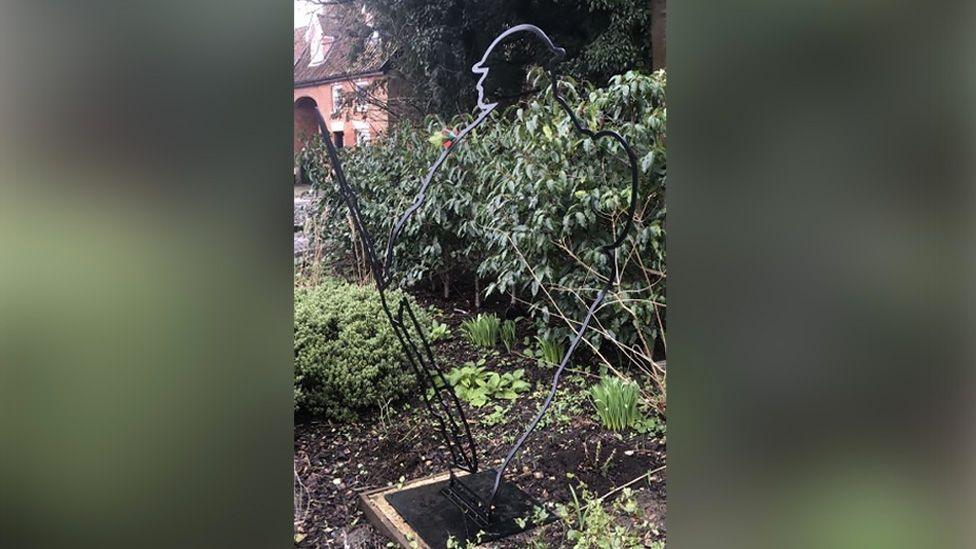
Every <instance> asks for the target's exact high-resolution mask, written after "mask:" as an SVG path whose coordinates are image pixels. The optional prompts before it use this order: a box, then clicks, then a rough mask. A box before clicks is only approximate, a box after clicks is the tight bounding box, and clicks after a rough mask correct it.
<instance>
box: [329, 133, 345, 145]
mask: <svg viewBox="0 0 976 549" xmlns="http://www.w3.org/2000/svg"><path fill="white" fill-rule="evenodd" d="M344 136H345V133H344V132H332V141H333V143H335V146H336V148H337V149H341V148H342V146H343V140H344V139H343V138H344Z"/></svg>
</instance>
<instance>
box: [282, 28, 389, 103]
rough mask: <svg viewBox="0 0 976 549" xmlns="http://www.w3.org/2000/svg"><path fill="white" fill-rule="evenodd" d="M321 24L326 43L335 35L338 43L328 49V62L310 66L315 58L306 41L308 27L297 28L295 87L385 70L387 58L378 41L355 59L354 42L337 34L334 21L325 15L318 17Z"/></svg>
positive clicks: (368, 46) (339, 33)
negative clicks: (353, 52)
mask: <svg viewBox="0 0 976 549" xmlns="http://www.w3.org/2000/svg"><path fill="white" fill-rule="evenodd" d="M318 20H319V24H320V25H322V30H323V35H324V36H323V41H325V40H326V37H328V36H333V37H336V40H335V41H334V42H332V44H331V46H326V47H327V48H328V49H327V53H326V55H325V60H324V61H323V62H322V63H320V64H318V65H315V66H311V67H310V66H309V63H310V62H311V59H312V48H311V47H310V46H311V45H310V44H309V43H308V42H307V40H306V35H307V34H309V33H308V32H307V30H308V27H300V28H297V29H295V79H294V82H295V85H296V86H300V85H303V84H312V83H316V82H321V81H325V80H330V79H342V78H345V77H351V76H357V75H360V74H367V73H373V72H379V71H382V70H383V69H384V68H385V65H386V61H387V59H388V56H387V55H385V54H384V53H383V51H382V48H381V47H380V45H379V43H378V42H374V41H367V44H366V50H365V51H364V52H363V53H362V54H359V55H356V56H355V58H354V59H352V58H351V57H352V56H351V55H350V54H351V53H352V50H353V41H352V40H351V39H349V38H344V37H343V36H342V33H341V32H337V29H336V23H335V21H334V20H333V19H332V18H330V17H328V16H325V15H319V16H318Z"/></svg>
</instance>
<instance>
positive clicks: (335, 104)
mask: <svg viewBox="0 0 976 549" xmlns="http://www.w3.org/2000/svg"><path fill="white" fill-rule="evenodd" d="M341 107H342V86H340V85H338V84H336V85H335V86H332V113H333V114H335V113H337V112H339V110H340V109H341Z"/></svg>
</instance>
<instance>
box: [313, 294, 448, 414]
mask: <svg viewBox="0 0 976 549" xmlns="http://www.w3.org/2000/svg"><path fill="white" fill-rule="evenodd" d="M388 297H389V299H391V302H392V303H394V304H395V303H398V302H399V300H400V299H401V298H403V295H402V293H401V292H397V291H393V292H389V293H388ZM414 310H416V311H417V312H418V316H419V317H420V318H419V320H420V321H421V325H422V326H429V325H430V320H429V318H428V317H427V315H426V314H425V313H424V311H423V310H422V309H421V308H420V307H414ZM414 383H415V376H414V375H413V373H412V372H411V371H410V367H409V365H408V364H406V362H405V361H404V359H403V358H402V353H401V351H400V344H399V342H398V341H397V338H396V335H395V334H394V333H393V329H392V328H391V327H390V324H389V323H388V322H387V321H386V317H385V314H384V312H383V308H382V305H381V303H380V299H379V294H378V293H377V292H376V290H374V289H373V288H371V287H368V286H357V285H355V284H348V283H345V282H339V281H335V280H332V279H326V281H325V282H323V283H321V284H318V285H316V286H313V287H297V288H295V410H296V411H297V412H299V413H305V414H311V415H316V416H321V417H325V418H331V419H338V420H348V419H352V418H353V417H355V416H356V415H358V414H360V413H362V412H364V411H367V410H369V409H371V408H376V407H378V406H380V405H383V404H386V403H387V402H388V401H390V400H393V399H398V398H400V397H402V396H404V395H406V394H407V393H409V392H410V391H411V389H412V388H413V386H414Z"/></svg>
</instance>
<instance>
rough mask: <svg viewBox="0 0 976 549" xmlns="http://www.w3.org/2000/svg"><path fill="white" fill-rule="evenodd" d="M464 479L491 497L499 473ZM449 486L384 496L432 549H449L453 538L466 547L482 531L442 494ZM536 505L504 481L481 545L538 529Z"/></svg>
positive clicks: (444, 483) (441, 483) (435, 484)
mask: <svg viewBox="0 0 976 549" xmlns="http://www.w3.org/2000/svg"><path fill="white" fill-rule="evenodd" d="M462 478H463V479H464V483H465V484H466V485H468V486H469V487H470V488H472V489H473V490H475V491H477V492H478V493H480V494H487V493H488V492H489V491H490V490H491V486H492V484H493V483H494V482H495V471H494V470H491V469H489V470H487V471H481V472H480V473H475V474H473V475H467V476H464V477H462ZM448 482H449V480H448V479H444V480H442V481H439V482H433V483H430V484H424V485H421V486H417V487H414V488H405V489H403V490H398V491H395V492H390V493H387V494H385V495H384V496H383V497H384V499H385V500H386V501H387V503H389V504H390V506H392V507H393V509H395V510H396V512H397V513H398V514H399V515H400V517H402V518H403V520H404V522H406V523H407V524H408V525H410V528H412V529H413V531H414V532H416V534H417V536H419V537H420V538H421V540H422V541H423V542H424V543H426V544H427V545H428V546H430V547H431V549H443V548H445V547H447V540H448V538H449V537H450V536H452V535H453V536H454V539H455V540H456V541H458V542H459V543H460V544H461V546H464V545H465V543H466V541H467V540H472V541H473V540H476V539H478V538H477V536H478V532H479V531H480V530H482V529H481V528H479V527H478V525H477V524H476V523H475V522H474V521H473V520H472V519H470V518H469V517H467V516H465V515H464V513H462V512H461V510H460V509H459V508H458V507H457V506H456V505H454V504H453V503H451V501H450V500H448V499H447V498H446V497H444V495H443V494H441V489H443V488H444V487H445V486H447V483H448ZM536 505H538V503H536V501H535V500H534V499H532V498H531V497H530V496H529V495H528V494H526V493H525V492H523V491H522V490H520V489H519V488H518V487H517V486H515V485H514V484H511V483H508V482H505V481H502V484H501V486H500V487H499V489H498V495H497V496H496V498H495V516H494V517H493V518H494V520H493V521H492V524H491V525H490V526H489V528H488V531H486V532H485V533H484V534H483V535H482V536H481V539H480V541H481V542H488V541H494V540H498V539H501V538H506V537H508V536H511V535H514V534H518V533H519V532H523V531H525V530H529V529H531V528H532V527H533V526H537V525H534V524H532V521H531V518H530V517H531V516H532V514H533V509H534V508H535V506H536ZM517 518H526V519H528V520H527V522H526V527H525V528H521V527H519V525H518V524H516V523H515V519H517ZM550 520H552V519H550ZM547 522H549V521H547Z"/></svg>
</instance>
